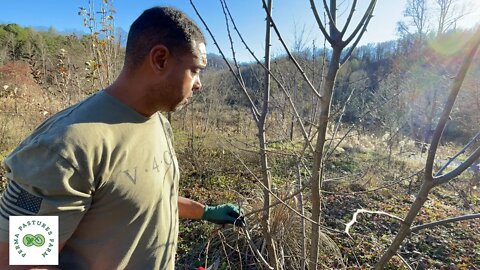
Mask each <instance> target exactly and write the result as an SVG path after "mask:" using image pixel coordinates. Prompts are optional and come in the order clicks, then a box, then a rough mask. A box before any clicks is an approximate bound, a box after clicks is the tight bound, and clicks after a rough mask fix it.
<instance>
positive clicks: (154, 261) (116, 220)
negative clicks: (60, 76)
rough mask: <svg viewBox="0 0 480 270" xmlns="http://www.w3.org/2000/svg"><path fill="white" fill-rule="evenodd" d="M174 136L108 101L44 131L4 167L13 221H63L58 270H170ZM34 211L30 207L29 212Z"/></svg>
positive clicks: (156, 120)
mask: <svg viewBox="0 0 480 270" xmlns="http://www.w3.org/2000/svg"><path fill="white" fill-rule="evenodd" d="M171 137H172V132H171V127H170V125H169V123H168V121H167V120H166V119H165V118H164V117H163V116H162V115H160V114H155V115H153V116H152V117H150V118H147V117H144V116H142V115H140V114H138V113H137V112H135V111H134V110H132V109H131V108H129V107H127V106H126V105H124V104H123V103H121V102H119V101H118V100H116V99H115V98H113V97H111V96H110V95H108V94H107V93H106V92H105V91H100V92H98V93H96V94H95V95H93V96H91V97H89V98H87V99H86V100H84V101H82V102H80V103H78V104H77V105H74V106H72V107H70V108H68V109H65V110H63V111H61V112H59V113H57V114H56V115H54V116H53V117H51V118H49V119H48V120H46V121H45V122H44V123H42V124H41V125H40V126H39V127H38V128H37V129H36V130H35V131H34V132H33V133H32V135H31V136H29V137H28V138H27V139H26V140H25V141H23V142H22V143H21V144H20V145H19V146H18V147H17V148H16V149H15V150H14V151H13V152H12V153H11V154H10V155H9V156H8V157H7V158H6V159H5V161H4V166H5V168H6V170H7V178H8V179H9V184H8V187H7V190H6V191H5V192H4V194H3V196H2V198H1V200H0V241H3V242H8V219H9V216H11V215H52V216H58V217H59V231H60V232H59V238H60V242H66V245H65V247H64V248H63V250H62V251H61V252H60V268H61V269H109V270H110V269H173V268H174V263H175V252H176V245H177V235H178V209H177V196H178V178H179V172H178V163H177V160H176V156H175V153H174V151H173V148H172V143H171ZM25 201H28V203H25Z"/></svg>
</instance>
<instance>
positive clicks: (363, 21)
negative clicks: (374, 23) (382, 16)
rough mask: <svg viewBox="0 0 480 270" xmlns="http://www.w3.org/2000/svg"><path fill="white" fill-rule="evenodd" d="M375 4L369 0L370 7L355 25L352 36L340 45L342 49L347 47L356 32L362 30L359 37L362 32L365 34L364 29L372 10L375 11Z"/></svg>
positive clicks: (375, 2) (375, 1) (374, 0)
mask: <svg viewBox="0 0 480 270" xmlns="http://www.w3.org/2000/svg"><path fill="white" fill-rule="evenodd" d="M376 4H377V0H371V1H370V5H369V6H368V8H367V10H366V11H365V14H364V15H363V17H362V19H361V20H360V22H359V23H358V25H357V28H355V30H353V32H352V34H351V35H350V37H348V38H347V39H346V40H345V41H344V42H343V44H342V46H343V47H345V46H347V45H348V44H349V43H350V42H351V41H352V40H353V39H354V38H355V36H356V35H357V34H358V32H359V31H360V30H361V29H362V33H361V34H360V36H362V35H363V32H365V29H366V27H367V25H368V22H369V21H370V17H371V16H372V14H373V10H374V9H375V5H376Z"/></svg>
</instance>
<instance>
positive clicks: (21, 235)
mask: <svg viewBox="0 0 480 270" xmlns="http://www.w3.org/2000/svg"><path fill="white" fill-rule="evenodd" d="M12 218H22V219H21V220H15V219H14V220H12ZM45 218H47V219H45ZM50 218H54V219H53V220H52V219H50ZM12 223H14V224H12ZM10 225H11V226H10V264H13V263H14V264H18V265H25V264H43V265H52V264H57V263H58V217H43V216H37V217H35V216H30V217H26V216H23V217H10ZM12 255H13V257H12ZM12 259H13V261H12Z"/></svg>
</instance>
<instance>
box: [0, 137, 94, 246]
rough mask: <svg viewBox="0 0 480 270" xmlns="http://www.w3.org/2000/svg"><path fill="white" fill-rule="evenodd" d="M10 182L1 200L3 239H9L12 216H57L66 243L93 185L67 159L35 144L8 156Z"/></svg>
mask: <svg viewBox="0 0 480 270" xmlns="http://www.w3.org/2000/svg"><path fill="white" fill-rule="evenodd" d="M4 166H5V169H6V171H7V179H8V180H9V181H8V184H7V188H6V190H5V191H4V192H3V195H2V197H1V199H0V241H2V242H8V222H9V217H10V216H58V217H59V240H60V242H65V241H66V240H68V238H70V236H71V235H72V234H73V232H74V231H75V229H76V227H77V226H78V224H79V222H80V220H81V219H82V217H83V215H84V214H85V213H86V211H87V210H88V208H89V207H90V205H91V201H92V199H91V198H92V194H93V184H92V181H89V179H86V178H85V177H82V175H81V174H80V173H79V170H78V168H75V167H74V166H73V165H72V163H71V162H69V161H68V159H67V158H65V157H63V156H61V155H59V154H57V153H56V152H54V151H52V150H51V149H49V148H48V147H46V146H42V145H40V144H38V143H33V144H30V145H27V146H24V147H23V148H21V149H17V150H15V151H14V152H13V153H12V154H11V155H10V156H8V157H7V158H6V159H5V162H4Z"/></svg>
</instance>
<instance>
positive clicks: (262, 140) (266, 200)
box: [257, 0, 278, 269]
mask: <svg viewBox="0 0 480 270" xmlns="http://www.w3.org/2000/svg"><path fill="white" fill-rule="evenodd" d="M268 12H269V14H272V0H269V1H268ZM266 21H267V23H266V32H265V67H266V68H267V71H265V78H264V90H263V107H262V112H261V115H260V117H259V121H258V125H257V127H258V141H259V144H260V163H261V166H262V180H263V184H264V185H265V187H266V189H264V190H263V220H262V229H263V237H264V238H265V241H266V244H267V252H268V259H269V263H270V266H272V267H273V268H274V269H278V260H277V253H276V250H275V242H274V241H273V239H272V235H271V231H270V205H271V198H270V190H271V176H270V168H269V167H268V159H267V152H266V150H267V146H266V136H265V121H266V119H267V114H268V106H269V101H270V73H269V72H268V70H270V27H271V22H270V19H269V18H268V16H267V20H266Z"/></svg>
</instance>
